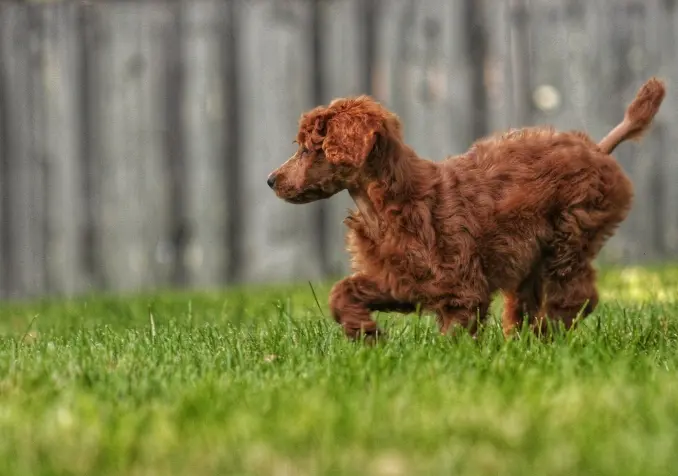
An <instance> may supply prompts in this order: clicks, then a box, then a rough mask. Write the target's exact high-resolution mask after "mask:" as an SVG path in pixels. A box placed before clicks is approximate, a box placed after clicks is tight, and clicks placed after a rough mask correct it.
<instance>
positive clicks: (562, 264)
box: [268, 78, 665, 337]
mask: <svg viewBox="0 0 678 476" xmlns="http://www.w3.org/2000/svg"><path fill="white" fill-rule="evenodd" d="M664 94H665V89H664V85H663V83H662V82H661V81H659V80H657V79H654V78H652V79H650V80H649V81H648V82H647V83H645V85H643V87H642V88H641V89H640V91H639V92H638V95H637V97H636V98H635V100H634V101H633V102H632V103H631V105H630V106H629V107H628V109H627V111H626V115H625V118H624V121H623V122H622V123H620V124H619V125H618V126H617V127H616V128H614V129H613V130H612V131H611V132H610V133H609V134H608V135H607V136H606V137H605V138H604V139H603V140H602V141H601V142H600V143H599V144H596V143H595V142H594V141H593V140H592V139H591V138H590V137H589V136H588V135H586V134H585V133H583V132H577V131H575V132H559V131H556V130H554V129H552V128H546V127H542V128H525V129H520V130H513V131H510V132H508V133H506V134H503V135H497V136H493V137H489V138H485V139H482V140H479V141H477V142H476V143H474V144H473V146H472V147H471V148H470V149H469V151H468V152H466V153H465V154H463V155H460V156H457V157H451V158H448V159H447V160H444V161H442V162H439V163H436V162H432V161H429V160H424V159H421V158H419V157H418V156H417V154H416V153H415V152H414V151H413V150H412V149H411V148H410V147H408V146H407V145H406V144H405V143H404V142H403V133H402V129H401V124H400V121H399V120H398V118H397V116H396V115H394V114H393V113H391V112H389V111H388V110H386V109H385V108H384V107H382V106H381V105H379V104H378V103H377V102H375V101H374V100H373V99H371V98H370V97H367V96H360V97H356V98H344V99H337V100H335V101H333V102H332V103H331V104H330V105H329V106H327V107H317V108H315V109H313V110H311V111H309V112H307V113H305V114H303V115H302V117H301V120H300V124H299V132H298V135H297V140H296V142H297V143H298V144H299V148H298V150H297V152H296V153H295V154H294V156H293V157H291V158H290V159H289V160H288V161H287V162H285V163H284V164H283V165H282V166H280V168H278V169H277V170H276V171H274V172H273V173H272V174H271V175H270V176H269V177H268V184H269V186H270V187H271V188H272V189H273V190H274V191H275V193H276V194H277V196H278V197H280V198H282V199H284V200H286V201H288V202H290V203H308V202H312V201H314V200H320V199H324V198H328V197H330V196H332V195H334V194H335V193H337V192H339V191H341V190H345V189H347V190H348V192H349V193H350V195H351V197H352V198H353V200H354V201H355V203H356V205H357V208H358V210H357V211H355V212H352V213H351V214H350V215H349V216H348V217H347V218H346V220H345V224H346V225H347V226H348V228H349V233H348V237H347V243H348V250H349V252H350V253H351V255H352V267H353V269H354V271H355V273H354V274H353V275H352V276H350V277H347V278H345V279H343V280H341V281H339V282H338V283H336V284H335V286H334V287H333V289H332V291H331V293H330V307H331V310H332V313H333V316H334V318H335V319H336V321H337V322H338V323H339V324H341V325H342V326H343V328H344V331H345V332H346V334H347V335H348V336H351V337H355V336H357V335H359V334H361V333H365V334H367V335H375V334H376V333H377V332H378V328H377V324H376V323H375V322H374V321H373V320H372V318H371V316H370V315H371V312H372V311H377V310H381V311H394V312H403V313H407V312H411V311H413V310H415V308H416V306H417V305H418V304H419V305H421V307H422V309H426V310H430V311H434V312H435V313H436V314H437V316H438V322H439V325H440V329H441V331H442V332H443V333H446V332H447V331H448V329H449V328H450V327H451V325H453V324H454V325H457V324H458V325H463V326H466V327H467V328H469V329H470V330H471V331H472V332H475V328H476V325H477V323H478V322H479V321H482V320H483V319H484V318H485V316H486V314H487V310H488V306H489V304H490V299H491V296H492V294H493V293H494V292H495V291H501V292H502V293H503V294H504V314H503V325H504V330H505V332H506V333H508V332H509V331H510V330H511V329H513V328H514V327H515V326H516V325H517V324H518V323H519V322H520V321H521V320H522V318H523V316H527V318H528V319H529V322H530V324H531V326H532V327H533V328H534V329H541V328H542V325H543V323H544V322H545V321H544V318H545V317H548V318H549V319H554V320H559V321H561V322H562V323H563V324H564V325H565V327H566V328H570V327H571V326H572V324H573V321H574V320H575V318H576V317H577V315H581V316H582V317H583V316H586V315H588V314H590V313H591V312H592V311H593V309H594V308H595V307H596V304H597V302H598V292H597V290H596V283H595V271H594V269H593V267H592V264H591V262H592V260H593V259H594V258H595V257H596V255H597V254H598V252H599V251H600V249H601V247H602V246H603V244H604V243H605V242H606V240H607V239H608V238H609V237H610V236H611V235H612V234H613V233H614V232H615V230H616V228H617V227H618V225H619V224H620V223H621V222H622V221H623V220H624V219H625V218H626V216H627V214H628V212H629V209H630V207H631V202H632V198H633V188H632V185H631V182H630V181H629V179H628V177H627V176H626V174H625V173H624V171H623V170H622V169H621V168H620V166H619V164H618V163H617V162H616V161H615V159H614V158H612V157H611V156H610V155H609V154H610V153H611V152H612V151H613V150H614V148H615V147H616V146H617V145H618V144H620V143H621V142H623V141H625V140H629V139H638V138H640V136H641V135H642V134H643V132H645V130H646V129H647V128H648V127H649V125H650V123H651V122H652V119H653V118H654V116H655V114H656V113H657V111H658V110H659V107H660V105H661V102H662V100H663V98H664Z"/></svg>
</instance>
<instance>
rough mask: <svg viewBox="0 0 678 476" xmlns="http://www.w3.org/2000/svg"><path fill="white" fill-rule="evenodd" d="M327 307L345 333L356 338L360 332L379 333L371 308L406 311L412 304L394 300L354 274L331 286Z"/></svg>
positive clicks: (364, 277)
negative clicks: (328, 305) (328, 306)
mask: <svg viewBox="0 0 678 476" xmlns="http://www.w3.org/2000/svg"><path fill="white" fill-rule="evenodd" d="M330 309H331V310H332V316H333V317H334V319H335V320H336V321H337V322H338V323H339V324H340V325H341V326H342V327H343V329H344V332H345V333H346V335H347V336H348V337H350V338H357V337H359V336H360V335H361V334H362V335H365V336H366V337H367V336H369V337H376V336H377V335H379V334H380V330H379V328H378V326H377V323H376V322H375V321H374V320H373V319H372V316H371V313H372V312H373V311H384V312H389V311H392V312H401V313H409V312H413V311H414V310H415V309H416V306H415V305H413V304H411V303H408V302H402V301H398V300H396V299H394V298H393V297H392V296H391V295H390V294H389V293H388V292H387V291H384V290H382V289H380V287H379V286H378V285H377V283H376V282H375V281H373V280H371V279H370V278H369V277H367V276H364V275H361V274H355V275H353V276H350V277H348V278H344V279H342V280H341V281H339V282H338V283H336V284H335V285H334V287H333V288H332V291H331V292H330Z"/></svg>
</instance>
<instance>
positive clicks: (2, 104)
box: [0, 4, 9, 299]
mask: <svg viewBox="0 0 678 476" xmlns="http://www.w3.org/2000/svg"><path fill="white" fill-rule="evenodd" d="M6 12H7V10H6V9H5V8H3V5H2V4H0V31H1V30H4V29H5V25H7V20H5V14H6ZM0 55H2V51H0ZM2 57H3V56H0V58H2ZM0 64H1V63H0ZM6 96H7V94H6V88H5V70H4V68H2V67H1V66H0V299H3V298H4V297H5V296H7V295H8V289H7V286H8V283H7V278H8V277H9V273H8V271H9V270H8V264H7V256H8V255H9V252H8V251H9V248H8V242H7V239H8V237H7V236H6V235H7V234H8V232H9V228H8V227H7V225H6V222H7V220H8V218H7V216H8V213H7V212H8V211H9V210H8V205H9V204H8V195H9V192H8V190H7V152H8V147H7V120H8V119H7V117H6V116H7V106H6V105H7V99H6Z"/></svg>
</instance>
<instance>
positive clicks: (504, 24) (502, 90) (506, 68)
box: [482, 0, 529, 134]
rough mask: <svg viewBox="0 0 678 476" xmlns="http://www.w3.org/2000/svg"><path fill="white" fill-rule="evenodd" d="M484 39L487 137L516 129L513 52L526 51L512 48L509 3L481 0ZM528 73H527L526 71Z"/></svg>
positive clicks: (511, 22)
mask: <svg viewBox="0 0 678 476" xmlns="http://www.w3.org/2000/svg"><path fill="white" fill-rule="evenodd" d="M482 2H483V4H484V5H483V13H484V17H485V23H486V24H487V30H488V31H489V32H490V34H489V38H488V48H487V57H486V58H485V87H486V94H487V102H488V105H487V107H488V124H487V126H488V130H489V133H490V134H493V133H497V132H501V131H504V130H506V129H508V128H510V127H516V126H517V125H519V123H520V122H521V120H520V119H518V120H516V117H515V110H516V109H515V105H514V93H515V89H516V88H515V87H514V78H513V73H514V68H513V66H514V61H515V55H514V52H516V51H518V52H519V53H521V54H525V55H527V54H528V52H527V51H524V52H523V51H522V50H520V49H519V48H513V46H514V43H515V42H516V40H515V38H514V36H515V34H514V31H513V30H514V29H515V28H516V26H517V25H516V22H515V21H514V19H513V18H512V14H513V9H512V8H511V5H510V2H509V0H501V1H499V2H497V1H496V0H482ZM528 72H529V71H528Z"/></svg>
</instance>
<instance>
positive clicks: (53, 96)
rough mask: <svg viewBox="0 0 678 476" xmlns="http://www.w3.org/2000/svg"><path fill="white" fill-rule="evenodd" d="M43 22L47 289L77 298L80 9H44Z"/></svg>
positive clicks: (42, 143)
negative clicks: (75, 295)
mask: <svg viewBox="0 0 678 476" xmlns="http://www.w3.org/2000/svg"><path fill="white" fill-rule="evenodd" d="M39 18H40V23H41V26H42V28H41V29H42V32H43V35H42V38H41V43H40V50H41V53H42V54H41V57H42V62H41V64H40V70H39V71H38V74H37V79H38V80H39V81H40V86H41V89H42V94H41V97H42V100H43V104H42V108H43V111H44V133H43V134H41V135H39V136H36V141H37V148H38V150H39V153H40V154H41V155H42V156H43V157H44V160H45V163H46V170H47V175H46V180H45V193H46V194H47V200H46V203H45V207H46V209H45V216H44V218H45V220H46V223H45V240H46V250H45V256H46V262H45V266H46V281H47V283H46V284H47V288H48V290H49V292H50V293H56V294H60V295H73V294H75V293H76V292H78V291H80V290H81V288H82V285H83V283H84V277H83V274H82V273H83V268H82V265H81V260H80V257H81V253H80V247H81V246H82V245H83V242H82V236H83V235H82V232H83V213H82V204H83V195H82V189H81V176H80V172H81V169H80V149H79V141H80V134H81V130H80V117H79V112H80V111H79V104H78V101H79V98H78V94H79V91H80V90H81V85H80V84H79V78H80V75H79V73H80V64H79V60H80V56H79V54H78V21H79V16H78V9H77V5H76V4H56V5H46V6H44V7H43V8H41V10H40V17H39Z"/></svg>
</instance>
